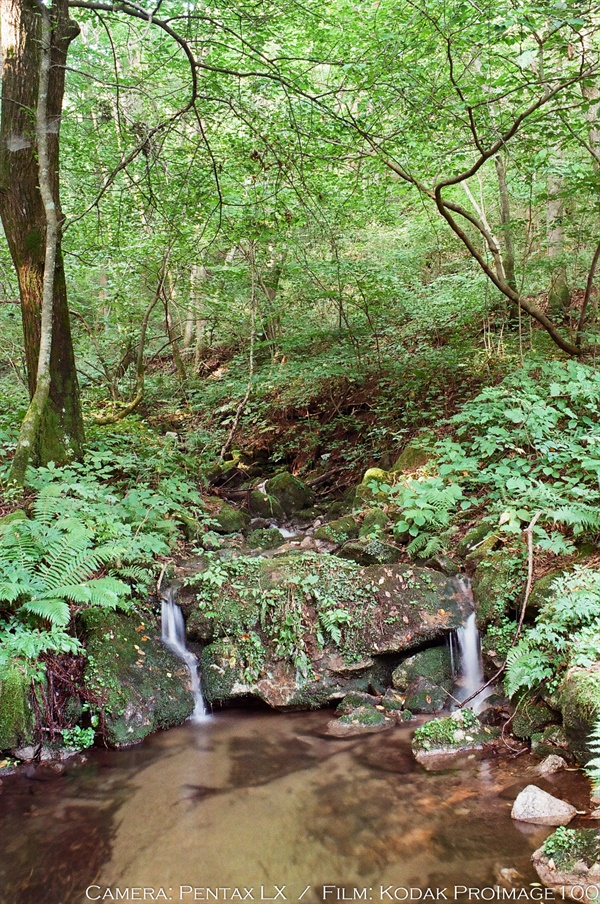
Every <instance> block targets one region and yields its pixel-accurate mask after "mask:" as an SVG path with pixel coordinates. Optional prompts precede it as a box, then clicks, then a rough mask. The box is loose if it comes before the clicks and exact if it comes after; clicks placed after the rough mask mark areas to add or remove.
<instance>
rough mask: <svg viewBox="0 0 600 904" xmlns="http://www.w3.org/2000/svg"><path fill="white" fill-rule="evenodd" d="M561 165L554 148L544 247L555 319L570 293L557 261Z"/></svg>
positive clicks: (559, 251) (560, 242)
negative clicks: (549, 263) (550, 269)
mask: <svg viewBox="0 0 600 904" xmlns="http://www.w3.org/2000/svg"><path fill="white" fill-rule="evenodd" d="M562 162H563V154H562V150H561V149H557V150H556V151H555V153H554V155H553V156H552V158H551V160H550V165H551V166H555V167H556V168H555V169H554V171H551V172H550V175H549V177H548V203H547V206H546V248H547V255H548V258H549V260H550V261H551V262H552V263H553V264H554V266H553V268H552V276H551V279H550V287H549V290H548V301H549V306H550V311H551V313H552V315H553V316H554V317H556V318H560V317H562V316H563V315H564V314H565V313H566V311H567V310H568V307H569V299H570V292H569V286H568V283H567V268H566V267H565V265H564V263H562V262H561V261H560V258H561V257H562V255H563V215H564V201H563V197H562V192H563V185H564V179H563V177H562V175H561V173H560V172H559V171H558V170H559V169H560V166H561V164H562Z"/></svg>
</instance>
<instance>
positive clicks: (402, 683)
mask: <svg viewBox="0 0 600 904" xmlns="http://www.w3.org/2000/svg"><path fill="white" fill-rule="evenodd" d="M418 678H426V679H428V680H429V681H430V682H432V683H433V684H443V683H446V682H449V681H451V679H452V664H451V661H450V653H449V651H448V648H447V647H445V646H444V647H431V648H430V649H428V650H421V651H420V652H419V653H415V654H414V656H410V657H409V658H408V659H405V660H404V662H402V663H401V664H400V665H399V666H398V667H397V668H396V669H394V672H393V674H392V684H393V686H394V687H395V688H396V689H397V690H400V691H406V690H407V688H408V687H409V685H410V684H411V683H412V682H413V681H415V680H417V679H418Z"/></svg>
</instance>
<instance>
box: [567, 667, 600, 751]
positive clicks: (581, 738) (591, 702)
mask: <svg viewBox="0 0 600 904" xmlns="http://www.w3.org/2000/svg"><path fill="white" fill-rule="evenodd" d="M559 704H560V709H561V712H562V717H563V727H564V729H565V734H566V736H567V740H568V742H569V748H570V750H571V751H572V752H573V754H574V755H575V757H576V758H577V760H578V761H579V762H580V763H587V761H588V760H589V759H590V757H591V755H592V753H591V751H590V749H589V747H588V740H589V737H590V734H591V732H592V729H593V728H594V726H595V724H596V721H597V719H598V716H600V667H598V666H595V667H592V668H589V669H583V668H572V669H569V671H568V672H567V674H566V675H565V677H564V679H563V682H562V685H561V688H560V695H559Z"/></svg>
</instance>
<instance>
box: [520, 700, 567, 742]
mask: <svg viewBox="0 0 600 904" xmlns="http://www.w3.org/2000/svg"><path fill="white" fill-rule="evenodd" d="M558 721H559V717H558V714H557V713H555V712H554V710H552V709H550V707H549V706H546V704H545V703H543V702H542V701H541V700H532V699H530V698H529V697H525V698H523V699H522V700H521V701H520V702H519V705H518V706H517V709H516V711H515V714H514V716H513V719H512V722H511V725H510V727H511V730H512V733H513V734H514V736H515V737H516V738H521V739H522V740H527V739H529V738H530V737H531V736H532V735H534V734H538V733H540V732H542V731H543V730H544V729H545V728H546V726H547V725H549V724H555V723H556V722H558Z"/></svg>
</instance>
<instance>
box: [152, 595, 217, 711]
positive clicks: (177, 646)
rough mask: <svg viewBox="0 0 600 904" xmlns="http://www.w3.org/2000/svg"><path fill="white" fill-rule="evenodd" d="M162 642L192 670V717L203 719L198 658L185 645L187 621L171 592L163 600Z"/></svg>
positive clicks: (203, 709)
mask: <svg viewBox="0 0 600 904" xmlns="http://www.w3.org/2000/svg"><path fill="white" fill-rule="evenodd" d="M162 642H163V643H164V644H165V646H167V647H168V648H169V649H170V650H171V651H172V652H173V653H175V655H176V656H177V657H178V658H179V659H182V660H183V662H185V664H186V665H187V667H188V669H189V670H190V676H191V679H192V694H193V695H194V712H193V713H192V716H191V718H192V719H202V718H203V717H205V716H206V710H205V708H204V700H203V699H202V688H201V687H200V675H199V673H198V660H197V659H196V657H195V656H194V654H193V653H192V651H191V650H188V648H187V647H186V645H185V622H184V620H183V613H182V611H181V609H180V608H179V606H178V605H177V604H176V603H174V602H173V600H172V598H171V594H170V593H169V594H168V596H167V597H166V599H163V601H162Z"/></svg>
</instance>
